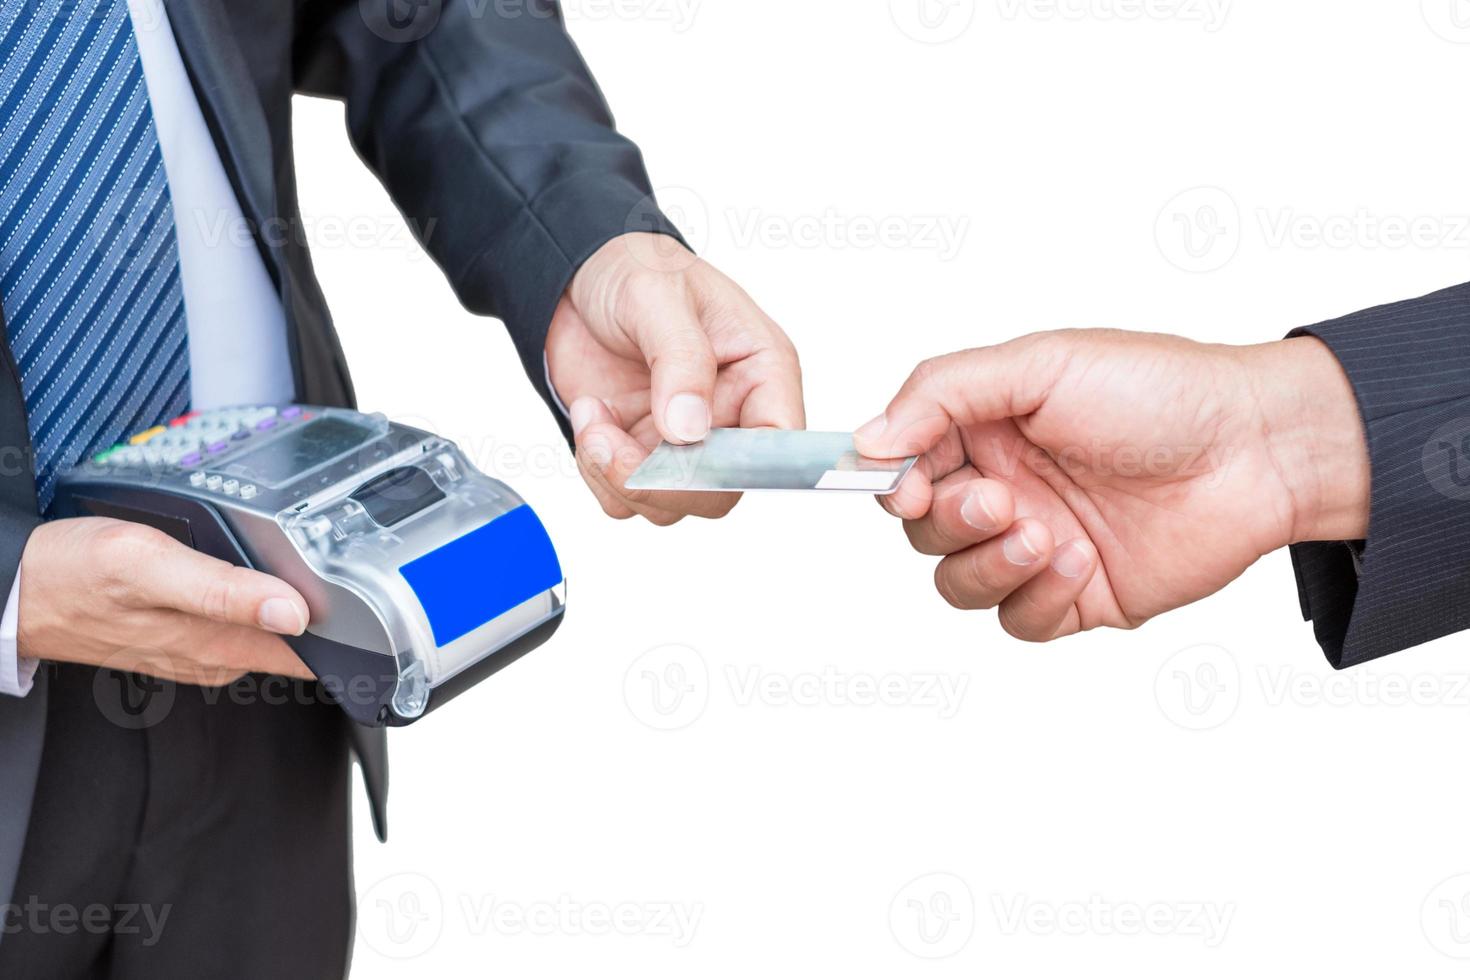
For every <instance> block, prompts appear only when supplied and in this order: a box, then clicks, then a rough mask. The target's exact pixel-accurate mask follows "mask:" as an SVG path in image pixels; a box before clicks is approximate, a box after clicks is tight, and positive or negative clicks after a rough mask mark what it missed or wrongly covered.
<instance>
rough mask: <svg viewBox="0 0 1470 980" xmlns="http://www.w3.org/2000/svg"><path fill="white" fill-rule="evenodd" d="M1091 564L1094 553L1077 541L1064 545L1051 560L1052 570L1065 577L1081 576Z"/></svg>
mask: <svg viewBox="0 0 1470 980" xmlns="http://www.w3.org/2000/svg"><path fill="white" fill-rule="evenodd" d="M1091 565H1092V555H1091V554H1089V553H1088V550H1087V549H1086V548H1085V547H1083V546H1082V545H1081V544H1080V543H1078V542H1076V541H1069V542H1068V543H1067V544H1064V545H1062V546H1061V548H1059V549H1057V553H1056V555H1054V556H1053V557H1052V560H1051V568H1052V571H1054V572H1056V573H1057V574H1058V575H1060V576H1062V577H1063V578H1081V577H1082V576H1083V574H1084V573H1086V571H1087V569H1088V568H1089V567H1090V566H1091Z"/></svg>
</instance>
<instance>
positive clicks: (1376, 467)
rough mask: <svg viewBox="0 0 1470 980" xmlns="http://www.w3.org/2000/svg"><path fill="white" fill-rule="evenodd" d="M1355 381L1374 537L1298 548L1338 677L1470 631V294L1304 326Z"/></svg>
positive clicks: (1320, 633) (1311, 605)
mask: <svg viewBox="0 0 1470 980" xmlns="http://www.w3.org/2000/svg"><path fill="white" fill-rule="evenodd" d="M1301 335H1309V336H1314V337H1317V338H1320V339H1321V340H1322V341H1324V342H1325V343H1326V344H1327V346H1328V347H1330V348H1331V349H1332V351H1333V353H1334V354H1335V355H1336V356H1337V358H1338V360H1339V361H1340V362H1341V363H1342V366H1343V368H1344V369H1345V370H1346V371H1347V374H1348V377H1349V378H1350V379H1351V381H1352V385H1353V390H1354V391H1355V393H1356V395H1357V399H1358V407H1359V410H1360V411H1361V412H1362V415H1363V421H1364V426H1365V428H1366V430H1367V434H1368V452H1369V457H1370V460H1371V463H1372V470H1373V479H1372V503H1371V511H1370V516H1369V524H1368V538H1367V540H1366V541H1363V542H1352V543H1342V542H1339V543H1322V542H1319V543H1310V544H1301V545H1297V546H1295V547H1294V548H1293V549H1292V561H1293V564H1294V565H1295V567H1296V574H1297V585H1298V589H1299V591H1300V595H1301V601H1302V612H1303V614H1304V615H1305V616H1306V618H1308V619H1310V620H1312V623H1313V627H1314V629H1315V630H1316V634H1317V639H1318V640H1319V641H1320V642H1321V644H1322V649H1323V651H1324V652H1325V653H1326V654H1327V657H1328V659H1329V660H1330V661H1331V662H1332V665H1333V666H1334V667H1338V668H1342V667H1350V666H1353V665H1354V664H1359V663H1362V662H1364V661H1366V660H1372V659H1373V658H1375V657H1382V656H1384V655H1385V654H1390V653H1395V652H1397V651H1399V650H1403V649H1405V648H1407V647H1411V646H1415V645H1417V644H1420V643H1426V642H1428V641H1429V640H1433V639H1436V638H1437V637H1441V636H1445V635H1446V634H1449V633H1454V632H1457V631H1459V630H1464V629H1470V284H1466V285H1463V286H1456V287H1454V288H1452V289H1446V290H1444V291H1442V292H1438V293H1433V294H1431V295H1429V296H1424V297H1421V298H1420V299H1414V300H1408V301H1405V302H1402V303H1394V304H1392V305H1389V306H1383V307H1378V308H1376V309H1372V310H1367V311H1364V312H1362V313H1356V314H1354V315H1352V316H1348V317H1344V318H1343V319H1340V320H1333V321H1330V322H1328V323H1320V324H1318V325H1316V326H1313V327H1305V328H1303V329H1301V330H1298V331H1296V332H1295V333H1294V336H1301Z"/></svg>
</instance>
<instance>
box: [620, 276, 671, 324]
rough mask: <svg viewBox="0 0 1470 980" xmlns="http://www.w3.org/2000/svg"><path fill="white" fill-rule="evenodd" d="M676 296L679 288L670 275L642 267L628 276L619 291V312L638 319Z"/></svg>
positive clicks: (623, 315)
mask: <svg viewBox="0 0 1470 980" xmlns="http://www.w3.org/2000/svg"><path fill="white" fill-rule="evenodd" d="M676 296H677V290H676V289H675V287H674V281H673V279H672V278H670V276H668V275H667V274H665V273H662V272H654V271H652V270H649V269H640V270H639V271H637V272H633V273H631V274H630V275H629V276H628V278H627V279H626V280H625V281H624V282H623V285H622V289H621V290H619V292H618V314H619V315H620V316H622V317H627V318H630V319H636V318H638V317H639V316H641V315H642V314H644V313H647V312H649V311H650V310H653V309H657V308H659V307H662V306H666V305H667V304H668V303H669V302H670V301H671V300H672V299H674V298H675V297H676Z"/></svg>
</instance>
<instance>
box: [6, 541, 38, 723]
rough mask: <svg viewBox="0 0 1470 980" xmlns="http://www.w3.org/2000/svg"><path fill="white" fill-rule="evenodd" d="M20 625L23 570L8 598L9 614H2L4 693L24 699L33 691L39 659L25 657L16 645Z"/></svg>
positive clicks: (17, 572) (18, 575) (17, 573)
mask: <svg viewBox="0 0 1470 980" xmlns="http://www.w3.org/2000/svg"><path fill="white" fill-rule="evenodd" d="M19 624H20V569H18V568H17V569H16V570H15V583H14V584H13V585H11V586H10V598H9V599H7V600H5V613H4V615H3V616H0V694H8V695H9V696H11V697H15V698H23V697H25V696H26V695H27V694H30V693H31V685H32V684H34V683H35V679H36V665H37V663H38V661H36V660H32V659H31V658H29V657H22V656H21V655H20V652H19V651H18V650H16V648H15V634H16V631H17V628H18V626H19Z"/></svg>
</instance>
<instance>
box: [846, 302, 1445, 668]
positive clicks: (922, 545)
mask: <svg viewBox="0 0 1470 980" xmlns="http://www.w3.org/2000/svg"><path fill="white" fill-rule="evenodd" d="M857 441H858V447H859V449H861V450H862V451H864V452H866V453H868V454H870V455H874V456H885V457H886V456H904V455H908V454H910V453H923V454H924V456H923V459H922V460H921V462H920V465H919V466H917V467H916V468H915V470H914V471H913V472H912V474H911V476H910V477H909V478H907V480H906V482H905V484H904V485H903V486H902V487H901V488H900V492H899V493H898V494H896V495H894V496H893V497H891V498H886V499H885V502H884V506H885V507H887V508H888V509H889V510H890V512H891V513H893V514H894V515H895V516H898V517H900V518H902V519H903V520H904V526H905V529H906V530H907V532H908V535H909V538H910V540H911V541H912V542H913V544H914V546H915V547H916V548H917V549H918V550H919V551H921V552H923V553H925V554H930V555H934V556H936V557H939V558H940V559H941V561H940V563H939V566H938V569H937V571H936V573H935V581H936V584H937V586H938V588H939V591H940V593H941V594H943V596H944V597H945V598H946V599H948V600H949V601H950V602H951V603H952V604H954V605H955V606H958V607H960V608H963V609H991V608H997V609H998V610H999V615H1000V621H1001V623H1002V625H1003V626H1004V627H1005V629H1006V630H1007V631H1008V632H1010V633H1011V634H1012V635H1014V636H1017V637H1020V638H1022V639H1026V640H1035V641H1045V640H1051V639H1054V638H1056V637H1060V636H1066V635H1069V634H1072V633H1076V632H1078V631H1080V630H1088V629H1093V628H1095V627H1099V626H1113V627H1122V628H1130V627H1133V626H1137V625H1139V624H1141V623H1143V622H1145V621H1146V620H1148V619H1150V618H1152V617H1153V616H1156V615H1158V614H1159V613H1162V612H1165V611H1167V610H1169V609H1174V608H1176V607H1178V606H1181V605H1184V604H1186V603H1189V602H1193V601H1195V600H1197V599H1201V598H1204V597H1205V596H1208V595H1211V594H1212V593H1214V592H1216V591H1217V590H1219V589H1221V588H1223V587H1224V586H1225V585H1226V584H1227V583H1229V582H1230V581H1232V580H1233V579H1235V578H1236V577H1237V576H1239V575H1240V574H1241V573H1242V572H1243V571H1245V569H1246V568H1247V567H1249V566H1250V565H1251V564H1252V563H1254V562H1255V561H1256V560H1257V559H1258V558H1260V557H1261V556H1262V555H1265V554H1268V553H1270V552H1272V551H1275V550H1277V549H1278V548H1283V547H1287V546H1290V547H1291V549H1292V558H1293V562H1294V564H1295V567H1296V573H1297V584H1298V588H1299V592H1300V597H1301V604H1302V611H1303V613H1304V614H1305V616H1306V618H1308V619H1310V620H1312V621H1313V624H1314V628H1315V630H1316V635H1317V639H1318V641H1319V642H1320V643H1321V645H1322V648H1323V650H1324V651H1325V653H1326V654H1327V657H1328V659H1329V660H1330V661H1331V663H1332V665H1333V666H1334V667H1339V668H1342V667H1350V666H1352V665H1354V664H1360V663H1363V662H1364V661H1367V660H1371V659H1373V658H1375V657H1381V656H1384V655H1386V654H1390V653H1394V652H1396V651H1398V650H1402V649H1405V648H1406V647H1410V646H1414V645H1416V644H1420V643H1426V642H1428V641H1429V640H1432V639H1435V638H1437V637H1440V636H1445V635H1447V634H1449V633H1453V632H1457V631H1460V630H1464V629H1467V628H1470V285H1463V286H1457V287H1454V288H1451V289H1446V290H1443V291H1441V292H1437V293H1433V294H1431V295H1428V296H1424V297H1421V298H1419V299H1413V300H1407V301H1404V302H1400V303H1394V304H1391V305H1388V306H1382V307H1378V308H1375V309H1371V310H1367V311H1364V312H1362V313H1357V314H1354V315H1352V316H1348V317H1345V318H1343V319H1339V320H1334V321H1331V322H1327V323H1321V324H1318V325H1316V326H1313V327H1307V328H1303V329H1301V330H1298V331H1296V332H1295V333H1293V335H1292V336H1291V337H1290V338H1289V339H1287V340H1285V341H1281V342H1278V343H1272V344H1263V345H1260V346H1255V347H1226V346H1220V345H1204V344H1197V343H1194V342H1192V341H1188V340H1184V339H1182V338H1179V337H1169V336H1162V335H1154V334H1134V333H1125V332H1121V331H1073V332H1061V333H1048V334H1037V335H1034V336H1031V337H1025V338H1022V339H1020V340H1017V341H1013V342H1011V343H1008V344H1002V345H1001V346H999V347H993V348H986V349H982V350H974V351H966V352H964V353H959V354H951V355H949V356H946V357H940V358H936V359H935V360H932V361H929V362H926V363H925V364H922V365H920V367H919V369H918V370H916V371H915V372H914V373H913V374H912V376H911V377H910V378H909V380H908V382H907V383H906V384H905V385H904V386H903V388H902V390H901V391H900V392H899V394H898V395H897V397H895V398H894V399H893V401H892V402H891V403H890V404H889V406H888V408H887V409H886V411H885V412H884V413H883V414H882V415H880V416H878V417H877V418H876V419H874V420H873V421H872V422H870V423H869V424H868V425H867V426H865V427H864V428H863V429H862V430H861V431H860V432H859V433H858V438H857Z"/></svg>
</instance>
